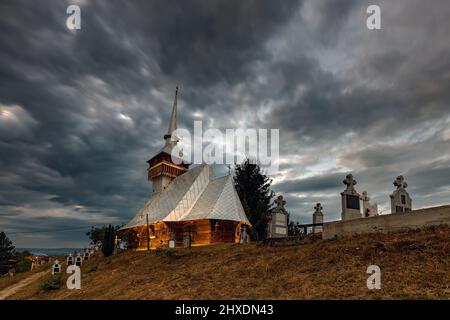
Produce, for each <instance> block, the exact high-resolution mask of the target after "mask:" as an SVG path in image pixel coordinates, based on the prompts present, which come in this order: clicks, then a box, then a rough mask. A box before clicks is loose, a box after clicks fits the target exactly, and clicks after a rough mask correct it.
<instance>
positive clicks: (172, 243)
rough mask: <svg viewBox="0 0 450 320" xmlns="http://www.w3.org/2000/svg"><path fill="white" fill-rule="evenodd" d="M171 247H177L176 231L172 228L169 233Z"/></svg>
mask: <svg viewBox="0 0 450 320" xmlns="http://www.w3.org/2000/svg"><path fill="white" fill-rule="evenodd" d="M169 248H170V249H175V233H174V232H173V230H170V234H169Z"/></svg>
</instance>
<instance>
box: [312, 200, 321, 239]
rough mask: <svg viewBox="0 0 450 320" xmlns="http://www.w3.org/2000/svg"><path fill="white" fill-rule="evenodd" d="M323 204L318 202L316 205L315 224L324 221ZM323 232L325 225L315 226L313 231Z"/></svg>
mask: <svg viewBox="0 0 450 320" xmlns="http://www.w3.org/2000/svg"><path fill="white" fill-rule="evenodd" d="M322 209H323V207H322V205H321V204H320V203H317V204H316V206H315V207H314V210H315V211H314V213H313V224H316V223H323V213H322ZM322 232H323V226H313V233H322Z"/></svg>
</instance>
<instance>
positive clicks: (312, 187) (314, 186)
mask: <svg viewBox="0 0 450 320" xmlns="http://www.w3.org/2000/svg"><path fill="white" fill-rule="evenodd" d="M342 176H343V174H342V173H333V174H328V175H317V176H314V177H310V178H305V179H298V180H285V181H283V182H281V183H279V184H277V185H276V186H275V187H276V189H277V190H278V191H279V192H282V193H301V192H314V191H327V190H330V189H336V187H338V186H340V180H342Z"/></svg>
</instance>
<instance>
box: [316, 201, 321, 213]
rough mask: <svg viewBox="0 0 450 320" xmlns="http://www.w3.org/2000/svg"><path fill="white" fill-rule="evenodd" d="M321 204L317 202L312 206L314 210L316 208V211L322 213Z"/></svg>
mask: <svg viewBox="0 0 450 320" xmlns="http://www.w3.org/2000/svg"><path fill="white" fill-rule="evenodd" d="M322 209H323V207H322V205H321V204H320V203H317V204H316V206H315V207H314V210H316V213H322Z"/></svg>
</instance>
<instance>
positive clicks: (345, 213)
mask: <svg viewBox="0 0 450 320" xmlns="http://www.w3.org/2000/svg"><path fill="white" fill-rule="evenodd" d="M342 183H344V184H345V185H346V186H347V188H345V190H344V191H343V192H341V202H342V214H341V217H342V220H352V219H359V218H361V208H360V205H359V197H360V195H359V193H358V192H357V191H356V190H355V185H356V180H355V179H353V175H352V174H348V175H347V176H346V177H345V179H344V181H342Z"/></svg>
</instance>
